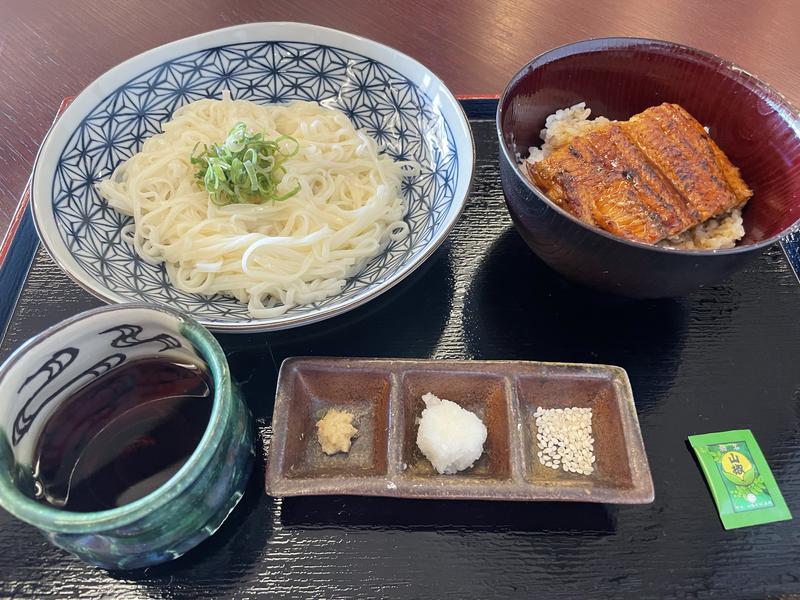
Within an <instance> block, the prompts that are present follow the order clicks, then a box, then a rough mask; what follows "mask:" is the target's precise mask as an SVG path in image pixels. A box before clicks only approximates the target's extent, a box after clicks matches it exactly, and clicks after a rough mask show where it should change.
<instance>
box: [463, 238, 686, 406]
mask: <svg viewBox="0 0 800 600" xmlns="http://www.w3.org/2000/svg"><path fill="white" fill-rule="evenodd" d="M463 319H464V323H463V329H464V332H465V339H466V345H467V352H468V355H469V356H471V357H473V358H476V359H478V358H480V359H519V360H544V361H565V362H589V363H601V364H613V365H619V366H621V367H623V368H625V369H626V370H627V371H628V374H629V375H630V377H631V380H632V383H633V384H634V391H636V389H637V387H643V386H638V385H637V383H640V384H641V383H644V381H643V379H649V380H650V381H654V380H655V381H658V383H659V385H660V386H669V385H670V384H671V382H672V381H673V379H674V377H675V373H676V370H677V367H678V365H679V364H680V360H679V359H680V352H681V346H682V344H681V340H682V336H683V334H684V331H685V330H686V326H687V319H688V308H687V301H686V300H685V299H663V300H631V299H627V298H622V297H618V296H612V295H608V294H602V293H600V292H595V291H592V290H590V289H588V288H585V287H582V286H579V285H576V284H573V283H571V282H569V281H567V280H566V279H564V278H563V277H562V276H561V275H559V274H558V273H556V272H555V271H553V270H552V269H550V268H549V267H548V266H547V265H546V264H545V263H544V262H542V261H541V260H540V259H539V258H538V257H536V255H534V254H533V252H531V251H530V250H529V249H528V247H527V245H526V244H525V242H524V241H523V240H522V238H521V237H520V236H519V234H518V233H517V232H516V230H515V229H514V228H513V227H512V228H508V229H506V230H505V231H504V232H503V233H502V234H501V235H500V236H499V237H498V238H497V240H496V241H495V243H494V244H493V245H492V247H491V248H490V249H489V250H488V251H487V252H486V255H485V257H484V259H483V261H482V262H481V264H480V265H479V266H478V268H477V269H476V272H475V275H474V277H473V279H472V282H471V284H470V286H469V288H468V290H467V295H466V298H465V303H464V315H463ZM644 387H646V386H644ZM639 400H640V398H637V406H639V408H640V410H642V409H644V410H647V401H646V399H642V400H643V402H644V403H640V402H639Z"/></svg>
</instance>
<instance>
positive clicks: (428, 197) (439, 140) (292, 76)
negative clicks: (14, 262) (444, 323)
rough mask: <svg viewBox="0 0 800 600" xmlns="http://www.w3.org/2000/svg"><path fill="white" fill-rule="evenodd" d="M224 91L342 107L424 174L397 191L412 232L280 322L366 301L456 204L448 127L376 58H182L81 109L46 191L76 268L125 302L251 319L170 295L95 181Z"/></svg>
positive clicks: (258, 52)
mask: <svg viewBox="0 0 800 600" xmlns="http://www.w3.org/2000/svg"><path fill="white" fill-rule="evenodd" d="M226 89H227V90H230V92H231V95H232V96H233V97H234V98H235V99H244V100H251V101H254V102H258V103H274V102H288V101H291V100H312V101H317V102H322V103H324V104H325V105H326V106H332V107H335V108H338V109H340V110H342V111H344V112H345V113H346V114H347V115H348V117H349V118H350V120H351V121H352V122H353V123H354V125H355V126H356V127H358V128H363V129H365V130H366V131H367V133H369V135H371V136H372V137H373V138H374V139H375V140H376V141H377V142H378V144H379V145H380V146H381V147H382V148H383V150H384V151H385V152H386V153H387V154H388V155H390V156H391V157H392V158H394V159H396V160H405V159H408V158H412V159H414V160H416V161H417V162H418V163H419V164H420V165H421V167H422V169H421V172H420V173H419V175H417V176H415V177H413V178H405V179H404V181H403V185H402V193H403V195H404V197H405V199H406V201H407V203H408V206H409V210H408V215H407V217H406V221H407V223H408V224H409V226H410V229H411V233H410V235H409V236H408V237H407V238H406V239H404V240H401V241H397V242H392V243H391V244H390V245H389V247H388V248H387V249H386V251H385V252H384V253H382V254H381V255H379V256H377V257H376V258H374V259H373V260H372V261H371V262H369V263H368V264H367V265H365V266H364V267H363V268H362V269H361V271H360V272H359V273H358V274H356V275H355V276H354V277H352V278H351V279H350V280H349V281H348V282H347V284H346V286H345V288H344V289H343V290H342V292H341V293H340V294H338V295H337V296H333V297H331V298H327V299H325V300H323V301H321V302H317V303H314V304H310V305H304V306H297V307H294V308H292V309H290V310H289V311H288V312H287V313H286V316H291V315H302V314H305V313H310V312H313V311H316V310H320V309H324V308H326V307H327V306H329V305H332V304H338V303H340V302H342V301H344V300H349V299H352V298H355V297H357V296H360V295H362V294H363V293H365V291H366V290H367V289H368V288H370V287H372V286H374V285H378V284H380V283H381V282H383V281H385V280H386V279H387V278H389V277H391V276H392V275H393V274H394V273H395V272H397V270H398V269H399V268H400V267H401V266H402V265H403V264H405V263H406V262H408V261H409V260H410V259H411V258H412V257H414V256H415V255H416V254H418V253H419V252H421V251H423V250H424V248H425V246H426V245H427V244H428V242H430V240H431V239H432V238H433V236H434V234H435V233H436V232H437V231H438V230H439V229H441V227H442V224H443V222H444V220H445V217H446V215H447V212H448V210H449V208H450V204H451V202H452V201H453V199H454V191H455V186H456V179H457V177H458V158H457V152H456V147H455V142H454V140H453V135H452V132H451V131H450V128H449V127H448V125H447V123H446V122H445V120H444V119H443V118H442V116H441V115H440V114H438V112H437V111H436V110H435V108H434V107H433V106H432V103H431V101H430V99H429V98H428V97H426V96H425V95H424V94H423V93H422V92H421V91H420V90H419V88H418V87H417V86H416V85H415V84H414V83H412V82H411V81H410V80H408V79H407V78H405V77H404V76H403V75H401V74H400V73H398V72H397V71H395V70H394V69H392V68H389V67H387V66H386V65H383V64H381V63H379V62H377V61H375V60H373V59H370V58H367V57H365V56H362V55H359V54H356V53H354V52H350V51H347V50H342V49H338V48H333V47H330V46H321V45H316V44H308V43H296V42H259V43H243V44H235V45H228V46H223V47H219V48H212V49H207V50H202V51H198V52H195V53H192V54H188V55H186V56H183V57H181V58H178V59H175V60H173V61H170V62H167V63H164V64H161V65H159V66H157V67H155V68H153V69H151V70H149V71H147V72H146V73H143V74H142V75H140V76H138V77H136V78H135V79H132V80H130V81H129V82H128V83H126V84H125V85H123V86H121V87H120V88H118V89H117V90H115V91H114V92H113V93H111V94H110V95H109V96H108V97H106V98H105V99H104V100H103V101H102V102H101V103H100V104H99V105H98V106H97V107H95V108H94V109H93V110H92V111H91V112H90V113H89V115H88V116H87V117H86V118H85V119H84V120H83V121H82V123H81V124H80V126H79V127H78V128H77V129H76V131H75V132H74V133H73V135H72V137H71V138H70V139H69V141H68V142H67V145H66V147H65V148H64V150H63V152H62V153H61V155H60V158H59V161H58V167H57V169H56V174H55V177H54V179H53V188H52V198H53V211H54V216H55V220H56V224H57V227H58V230H59V233H60V235H61V238H62V239H63V241H64V243H65V244H66V245H67V247H68V248H69V250H70V252H71V253H72V255H73V256H74V258H75V260H76V261H77V262H78V264H79V265H80V267H81V268H82V269H83V270H84V271H85V272H86V273H87V274H88V275H90V276H91V277H92V278H94V279H95V280H96V281H98V282H101V283H102V284H103V285H104V286H105V287H107V288H109V289H110V290H112V291H114V292H116V293H117V294H119V295H121V296H123V297H125V298H127V299H129V300H130V301H144V302H157V303H162V304H166V305H169V306H173V307H175V308H178V309H180V310H182V311H184V312H187V313H189V314H191V315H192V316H194V317H195V318H200V319H202V320H204V321H217V322H248V321H252V320H253V319H251V317H250V316H249V315H248V313H247V307H246V305H244V304H242V303H239V302H237V301H236V300H234V299H232V298H228V297H224V296H213V297H208V296H202V295H199V294H190V293H185V292H182V291H180V290H177V289H175V288H174V287H173V286H172V285H171V284H170V282H169V278H168V277H167V274H166V270H165V269H164V267H163V265H159V266H153V265H149V264H148V263H146V262H144V261H143V260H141V259H140V258H139V257H138V256H137V255H136V253H135V251H134V249H133V247H132V246H131V245H130V244H128V243H126V242H124V241H123V240H122V238H121V229H122V227H123V226H124V225H125V224H126V223H128V222H129V221H130V217H125V216H123V215H121V214H119V213H118V212H116V211H115V210H113V209H112V208H109V207H108V206H107V205H106V203H105V201H104V200H103V199H101V198H100V196H99V195H98V194H97V192H96V191H95V190H94V186H93V184H94V183H95V182H96V181H99V180H100V179H103V178H105V177H107V176H108V175H109V174H111V172H112V171H113V170H114V169H115V168H116V167H117V165H119V164H120V163H121V162H122V161H124V160H125V159H127V158H128V157H130V156H131V155H133V154H135V153H136V152H138V151H139V149H140V148H141V145H142V143H143V141H144V140H145V139H147V138H148V137H149V136H151V135H153V134H155V133H158V132H159V131H160V130H161V129H160V128H161V123H163V122H164V121H167V120H169V119H170V117H171V115H172V113H173V112H174V111H175V109H177V108H178V107H180V106H183V105H184V104H187V103H189V102H192V101H194V100H198V99H201V98H210V97H214V98H219V97H221V95H222V91H223V90H226Z"/></svg>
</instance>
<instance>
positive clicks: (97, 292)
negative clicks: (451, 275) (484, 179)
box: [30, 21, 476, 333]
mask: <svg viewBox="0 0 800 600" xmlns="http://www.w3.org/2000/svg"><path fill="white" fill-rule="evenodd" d="M287 27H288V28H294V29H300V30H305V31H308V32H310V33H311V34H312V35H313V33H319V34H323V35H326V36H333V37H337V38H339V39H340V40H342V42H347V43H349V44H355V45H364V46H365V48H364V49H362V50H361V51H360V52H364V51H367V52H369V51H373V52H374V51H378V52H387V53H389V54H392V55H393V57H394V58H398V59H400V60H401V61H405V62H407V63H408V64H409V65H410V66H412V67H414V68H415V69H419V70H420V71H421V72H422V73H424V74H425V76H427V77H430V78H431V81H432V83H434V84H436V85H437V86H438V92H439V93H440V94H442V95H444V96H445V97H446V99H447V100H448V102H449V103H450V104H451V105H452V107H453V108H454V111H453V113H454V114H453V116H454V117H455V120H454V121H453V122H452V123H450V126H451V130H454V129H459V128H460V129H461V130H462V133H463V134H464V135H465V137H466V140H467V141H468V142H469V143H468V144H467V145H466V146H465V148H464V149H465V150H468V151H469V154H468V156H465V157H464V158H465V160H464V172H465V173H466V182H465V185H464V189H463V193H462V194H458V193H455V192H454V198H453V202H452V203H451V206H450V208H449V210H448V216H447V218H446V219H445V222H444V223H443V226H442V228H441V230H440V231H439V232H438V233H436V234H435V235H434V236H433V238H432V239H431V241H430V242H429V243H428V244H427V245H426V246H425V247H424V248H423V249H422V250H421V251H420V253H419V254H418V255H417V256H416V257H415V258H414V260H413V261H411V262H409V263H408V264H407V265H405V266H404V267H402V268H401V269H400V270H398V271H397V272H396V273H395V274H394V275H392V276H391V277H389V278H387V279H386V280H385V281H383V282H382V283H380V284H378V285H375V286H374V287H371V288H368V289H367V290H366V291H365V293H364V294H363V295H361V296H359V297H356V298H353V299H351V300H350V301H347V302H344V303H343V304H340V305H334V306H332V307H330V308H327V309H322V310H316V311H312V312H307V313H304V314H301V315H297V316H294V317H290V318H287V319H283V320H279V321H276V322H270V323H266V322H264V321H262V320H258V319H254V320H252V321H238V322H224V321H216V320H213V319H207V318H205V317H203V316H202V315H197V314H192V313H186V314H188V315H189V316H190V317H191V318H193V319H195V320H196V321H198V322H199V323H201V324H202V325H203V326H204V327H207V328H208V329H210V330H211V331H214V332H218V333H261V332H269V331H283V330H287V329H293V328H296V327H300V326H303V325H309V324H312V323H318V322H320V321H324V320H326V319H330V318H333V317H336V316H339V315H342V314H344V313H346V312H349V311H351V310H354V309H356V308H358V307H360V306H363V305H364V304H366V303H367V302H369V301H370V300H373V299H375V298H377V297H378V296H380V295H381V294H383V293H385V292H386V291H388V290H390V289H392V288H393V287H394V286H396V285H397V284H399V283H400V282H402V281H403V280H405V279H406V278H407V277H408V276H409V275H411V273H413V272H414V271H416V270H417V269H418V268H419V267H420V266H422V264H423V263H424V262H426V261H427V260H428V259H429V258H430V257H431V255H432V254H433V253H434V252H435V251H436V250H437V249H438V248H439V247H440V246H441V244H442V243H443V242H444V240H445V239H446V238H447V236H448V235H449V234H450V232H451V231H452V230H453V228H454V227H455V224H456V223H457V222H458V220H459V218H460V216H461V214H462V213H463V211H464V208H465V206H466V202H467V199H468V197H469V195H470V193H471V191H472V186H473V183H474V175H475V160H476V158H475V157H476V150H475V139H474V136H473V134H472V128H471V127H470V125H469V119H468V117H467V115H466V113H465V111H464V107H463V106H462V105H461V103H460V102H459V101H458V99H457V98H456V97H455V95H454V94H453V93H452V92H451V91H450V89H449V88H448V87H447V86H446V85H445V83H444V82H443V81H442V80H441V79H440V78H439V77H438V76H437V75H436V74H435V73H434V72H433V71H431V70H430V69H429V68H428V67H426V66H425V65H424V64H422V63H421V62H419V61H418V60H416V59H415V58H413V57H411V56H409V55H407V54H405V53H404V52H401V51H399V50H397V49H395V48H392V47H391V46H388V45H386V44H382V43H380V42H377V41H374V40H371V39H368V38H365V37H361V36H358V35H355V34H352V33H347V32H344V31H341V30H338V29H333V28H330V27H322V26H319V25H312V24H308V23H299V22H292V21H264V22H255V23H245V24H240V25H233V26H230V27H224V28H221V29H214V30H211V31H206V32H202V33H198V34H195V35H192V36H189V37H185V38H181V39H178V40H175V41H172V42H168V43H166V44H162V45H160V46H156V47H154V48H151V49H149V50H146V51H144V52H141V53H139V54H136V55H134V56H132V57H130V58H128V59H126V60H124V61H123V62H121V63H119V64H117V65H116V66H114V67H111V68H110V69H107V70H106V71H104V72H103V73H102V74H100V75H99V76H98V77H96V78H95V79H94V80H93V81H91V82H90V83H89V84H88V85H87V86H86V87H84V88H83V90H81V92H80V93H79V94H77V95H76V96H75V98H74V100H73V102H72V103H71V104H70V106H69V107H67V109H66V110H65V111H64V113H63V114H62V115H61V117H60V118H59V119H58V121H57V122H56V123H55V124H54V126H53V127H52V128H51V129H50V130H49V131H48V132H47V134H46V136H45V138H44V140H43V141H42V143H41V144H40V146H39V149H38V151H37V153H36V158H35V160H34V166H33V171H32V174H31V202H30V206H31V214H32V216H33V223H34V227H35V229H36V233H37V235H38V237H39V239H40V241H41V243H42V246H43V247H44V249H45V251H46V252H47V253H48V255H50V257H51V258H52V259H53V261H54V262H55V263H56V264H57V265H58V266H59V268H60V269H61V270H62V271H64V273H66V275H67V276H68V277H69V278H70V279H72V281H74V282H75V283H76V284H77V285H79V286H80V287H81V288H82V289H84V290H85V291H87V292H88V293H90V294H92V295H93V296H95V297H96V298H98V299H99V300H101V301H103V302H105V303H107V304H130V303H137V302H139V303H140V302H141V301H139V300H130V299H126V298H124V297H121V296H120V295H118V294H116V293H114V292H112V291H111V290H108V289H106V288H105V287H102V288H101V286H99V285H98V283H97V282H96V281H95V280H94V279H92V278H91V277H89V276H88V274H86V273H84V272H83V271H82V270H81V269H80V267H79V266H78V265H72V264H71V263H70V262H69V261H65V260H62V259H60V258H59V255H58V254H57V252H56V250H55V249H57V248H61V249H62V251H63V252H67V253H69V248H68V247H66V245H65V244H64V242H63V240H61V239H60V238H58V236H57V235H55V233H56V232H54V231H50V230H49V229H48V225H49V223H47V221H45V219H46V218H47V217H48V213H49V217H51V218H53V217H52V215H53V211H52V209H51V208H50V207H52V197H51V196H52V194H50V193H47V191H46V189H47V188H46V186H45V183H44V182H43V181H42V179H43V178H44V177H45V176H46V175H44V174H43V169H44V167H43V165H42V159H43V156H45V154H46V153H48V152H50V153H52V152H53V151H54V150H53V147H52V146H53V145H54V144H55V142H54V141H53V140H54V133H55V134H60V133H61V131H60V125H61V124H62V123H64V122H65V119H73V120H74V119H82V118H84V117H85V116H86V115H84V114H82V112H81V107H82V104H85V103H86V102H88V101H89V99H90V97H91V95H92V93H93V92H94V91H95V88H97V87H98V86H100V85H102V84H103V83H104V80H108V79H113V78H114V76H119V75H122V74H123V73H125V72H126V70H127V69H129V68H130V67H131V65H136V64H137V63H139V62H141V61H146V60H147V59H148V58H153V57H155V56H158V55H159V54H161V53H164V52H167V51H169V50H174V49H177V48H183V47H184V46H186V45H187V44H192V43H195V44H196V43H199V42H203V41H204V40H208V39H212V38H216V37H220V36H228V37H230V36H235V35H236V34H237V33H239V34H240V35H242V38H243V39H241V40H238V41H228V42H225V43H223V44H220V45H235V44H244V43H254V42H257V41H264V42H268V41H282V42H287V43H291V42H294V43H309V44H315V43H316V44H321V45H322V44H323V42H314V41H298V40H290V39H277V37H275V36H274V35H273V34H272V33H271V31H272V30H277V31H280V30H281V29H283V28H287ZM253 33H255V34H259V33H260V34H261V35H264V38H263V39H261V40H253V39H249V38H248V37H247V35H245V34H253ZM272 38H275V39H272ZM212 47H214V46H213V45H210V46H209V45H206V46H205V47H204V48H197V49H195V50H192V51H191V52H189V53H190V54H191V53H194V52H198V51H202V50H203V49H208V48H212ZM340 47H341V46H340ZM341 49H342V50H345V51H348V52H359V51H358V50H352V49H348V48H341ZM365 56H367V57H368V58H373V57H372V56H368V55H367V54H365ZM174 58H179V57H173V58H168V59H164V60H173V59H174ZM373 60H377V59H373ZM162 62H163V61H162ZM381 62H382V61H381ZM154 66H157V65H153V66H150V67H148V68H147V69H145V70H143V71H141V72H139V70H137V71H136V73H135V74H134V76H138V75H141V74H143V73H144V72H146V71H147V70H149V69H152V68H153V67H154ZM387 66H389V67H390V68H392V69H394V70H397V68H395V67H392V66H391V65H387ZM398 72H400V71H398ZM401 74H402V75H403V76H404V77H408V75H407V74H405V73H401ZM128 79H130V78H128ZM409 80H410V79H409ZM123 83H124V82H123ZM413 83H415V85H417V87H419V86H418V84H417V83H416V82H413ZM117 87H118V86H117ZM114 89H116V87H115V88H114ZM112 91H113V90H112ZM109 93H111V92H109ZM106 95H107V94H106ZM62 127H63V128H66V127H67V125H63V126H62ZM68 133H69V132H65V135H66V134H68ZM456 182H457V183H458V178H457V179H456ZM43 186H45V187H44V190H43ZM42 197H46V198H47V199H48V200H49V202H50V204H46V201H45V200H42V199H41V198H42ZM43 202H44V203H45V204H42V203H43ZM48 209H49V210H48ZM43 213H44V214H43ZM53 220H54V218H53ZM153 304H156V305H158V306H161V305H162V304H163V303H161V302H153ZM163 305H166V306H168V307H170V308H173V309H175V310H180V309H178V308H177V307H174V306H172V305H170V304H163ZM181 312H185V311H181Z"/></svg>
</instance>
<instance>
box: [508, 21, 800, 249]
mask: <svg viewBox="0 0 800 600" xmlns="http://www.w3.org/2000/svg"><path fill="white" fill-rule="evenodd" d="M603 45H606V47H607V46H613V47H614V48H625V47H630V46H637V45H642V46H647V45H659V46H665V47H670V48H680V49H681V50H687V51H690V52H692V53H694V54H696V55H699V56H701V57H703V58H706V59H710V60H713V61H714V62H716V63H717V64H718V65H719V66H720V67H721V68H723V69H725V70H727V71H731V72H737V73H739V74H745V75H747V77H748V78H749V80H750V81H751V82H752V83H753V84H754V85H755V86H757V87H759V88H762V89H764V90H766V91H768V92H769V93H770V94H771V95H772V96H774V99H775V102H773V103H771V104H774V105H778V107H780V108H782V109H783V110H784V111H785V113H787V114H788V115H789V116H791V117H793V119H794V121H795V126H794V127H793V129H794V132H795V136H796V137H800V111H798V109H797V108H796V107H795V106H794V105H793V104H792V103H791V102H789V100H788V99H787V98H786V97H785V96H784V95H783V94H781V93H780V92H779V91H778V90H776V89H775V88H773V87H772V86H771V85H769V84H768V83H766V82H765V81H764V80H762V79H761V78H759V77H757V76H756V75H754V74H753V73H751V72H750V71H748V70H747V69H744V68H743V67H740V66H739V65H737V64H736V63H734V62H732V61H729V60H727V59H725V58H722V57H721V56H719V55H717V54H713V53H712V52H707V51H705V50H700V49H698V48H695V47H693V46H688V45H686V44H680V43H678V42H671V41H668V40H659V39H655V38H640V37H625V36H612V37H598V38H587V39H583V40H578V41H576V42H569V43H567V44H562V45H560V46H556V47H555V48H550V49H549V50H545V51H544V52H541V53H540V54H538V55H536V56H535V57H534V58H533V59H531V60H530V61H528V62H527V63H526V64H525V65H523V66H522V67H521V68H520V69H519V70H518V71H517V72H516V73H515V74H514V76H513V77H512V78H511V79H510V80H509V82H508V83H507V84H506V86H505V87H504V88H503V91H502V93H501V94H500V96H499V99H498V102H497V112H496V114H495V130H496V132H497V138H498V142H499V145H500V153H501V156H502V157H504V158H505V159H506V160H507V161H508V163H509V164H510V165H512V166H513V170H514V175H515V177H517V178H518V179H520V180H521V181H522V183H523V184H524V185H525V186H526V187H527V188H528V190H529V191H530V192H532V193H533V194H534V195H536V197H537V198H539V199H540V200H542V201H544V202H545V204H546V205H547V206H548V208H550V209H552V210H554V211H556V212H557V213H558V214H560V215H561V216H562V217H565V218H567V219H569V220H570V221H572V222H573V223H576V224H577V225H580V226H581V227H583V228H585V229H587V230H588V231H591V232H593V233H596V234H598V235H601V236H603V237H605V238H607V239H609V240H613V241H615V242H619V243H621V244H624V245H627V246H631V247H633V248H637V249H640V250H649V251H655V252H661V253H664V254H675V255H679V256H718V255H730V254H742V253H746V252H752V251H754V250H759V249H761V248H765V247H767V246H770V245H772V244H774V243H775V242H777V241H779V240H781V239H783V238H784V237H786V236H788V235H789V234H791V233H792V232H794V231H796V230H798V229H800V218H798V219H796V220H795V221H794V223H792V224H791V225H790V226H789V227H786V228H785V229H783V231H781V232H780V233H778V234H776V235H773V236H771V237H769V238H766V239H763V240H761V241H758V242H754V243H752V244H748V245H746V246H734V247H733V248H720V249H717V250H705V249H700V250H684V249H681V248H670V247H664V246H656V245H654V244H645V243H644V242H637V241H635V240H629V239H627V238H623V237H621V236H617V235H614V234H613V233H610V232H608V231H605V230H604V229H601V228H599V227H597V226H596V225H591V224H589V223H585V222H583V221H581V220H580V219H579V218H577V217H575V216H574V215H572V214H571V213H569V212H567V211H566V210H564V209H563V208H561V207H560V206H558V205H557V204H556V203H555V202H553V201H552V200H550V198H548V197H547V194H545V193H544V192H542V191H541V190H540V189H539V188H538V187H536V186H535V185H534V184H533V183H531V182H530V181H529V180H528V178H527V177H525V176H523V174H522V172H521V171H520V169H519V163H518V162H517V161H516V160H515V159H514V157H512V156H511V153H510V152H509V150H508V147H507V146H506V143H505V139H504V135H503V134H504V132H503V128H502V125H501V124H502V118H503V104H504V103H505V101H506V99H507V98H508V96H509V94H510V93H511V89H512V88H513V87H514V86H515V85H516V84H517V82H519V80H520V79H522V78H523V77H524V76H525V75H527V74H528V73H529V72H530V71H532V70H534V69H535V68H537V66H538V65H537V64H536V63H538V62H542V61H546V60H547V59H550V58H556V57H558V55H561V56H572V55H576V54H583V53H586V52H588V51H601V50H603ZM571 50H575V51H574V52H571ZM565 51H570V52H565ZM554 55H555V56H554ZM548 62H549V61H548Z"/></svg>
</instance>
